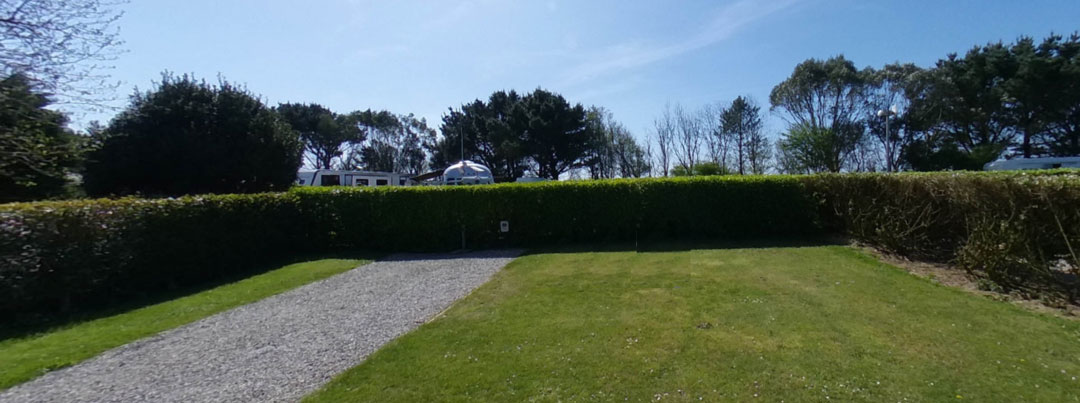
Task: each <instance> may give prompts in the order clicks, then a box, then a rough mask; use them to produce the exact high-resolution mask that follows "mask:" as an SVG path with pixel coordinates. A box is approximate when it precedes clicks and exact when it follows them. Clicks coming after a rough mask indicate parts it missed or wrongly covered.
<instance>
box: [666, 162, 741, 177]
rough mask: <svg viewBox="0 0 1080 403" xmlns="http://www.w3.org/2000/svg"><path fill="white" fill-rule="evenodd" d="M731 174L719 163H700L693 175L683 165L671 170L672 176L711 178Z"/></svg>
mask: <svg viewBox="0 0 1080 403" xmlns="http://www.w3.org/2000/svg"><path fill="white" fill-rule="evenodd" d="M730 173H731V172H729V171H728V169H727V167H725V166H723V165H720V163H718V162H700V163H698V164H697V165H694V172H692V173H691V172H689V170H687V169H686V167H684V166H682V165H676V166H675V167H674V168H672V169H671V176H711V175H728V174H730Z"/></svg>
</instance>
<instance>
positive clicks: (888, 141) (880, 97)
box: [650, 34, 1080, 176]
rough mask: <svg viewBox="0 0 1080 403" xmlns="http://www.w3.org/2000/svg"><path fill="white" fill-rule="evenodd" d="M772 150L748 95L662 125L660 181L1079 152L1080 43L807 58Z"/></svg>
mask: <svg viewBox="0 0 1080 403" xmlns="http://www.w3.org/2000/svg"><path fill="white" fill-rule="evenodd" d="M769 106H770V107H769V111H770V112H771V113H774V114H776V115H778V116H779V117H780V118H781V119H782V120H783V121H784V123H785V125H786V127H785V129H784V131H783V132H781V133H779V136H778V138H777V139H776V141H775V142H773V144H770V141H769V139H768V136H766V135H765V134H764V133H762V132H761V131H762V126H761V122H762V119H763V116H764V115H763V112H762V111H761V109H760V108H759V107H757V105H756V103H755V102H754V101H753V100H752V99H750V98H748V97H739V98H737V99H736V100H735V101H733V102H731V103H730V104H729V105H728V106H726V107H725V106H723V105H719V104H717V105H707V106H705V107H703V108H701V109H700V110H697V111H687V110H686V109H684V108H683V107H682V106H680V105H674V106H671V105H668V106H666V107H665V108H664V109H663V110H662V111H661V113H660V115H659V117H657V119H656V120H655V124H654V128H653V131H652V133H651V134H650V135H651V136H652V139H651V142H650V143H651V144H654V145H655V149H654V150H655V154H654V156H653V159H652V160H653V161H654V166H655V167H656V169H655V172H654V173H655V174H657V175H660V176H668V175H704V174H716V173H720V174H727V173H740V174H742V173H763V172H767V171H775V172H782V173H815V172H841V171H885V172H898V171H939V170H980V169H982V167H983V165H985V164H986V163H988V162H991V161H994V160H996V159H999V158H1014V157H1040V156H1078V155H1080V36H1078V35H1077V34H1073V35H1070V36H1062V35H1051V36H1049V37H1047V38H1045V39H1043V40H1042V41H1041V42H1038V41H1036V40H1034V39H1032V38H1030V37H1021V38H1020V39H1018V40H1017V41H1016V42H1013V43H1009V44H1005V43H1002V42H998V43H990V44H987V45H984V46H975V47H974V48H972V49H971V50H969V51H968V52H967V53H965V54H963V55H957V54H950V55H948V56H947V57H946V58H944V59H941V60H939V61H938V62H936V63H935V65H934V66H931V67H929V68H921V67H918V66H915V65H914V64H911V63H893V64H889V65H886V66H883V67H881V68H872V67H866V68H863V69H859V68H857V67H856V66H855V64H854V63H853V62H852V61H850V60H848V59H846V58H845V57H844V56H842V55H841V56H835V57H831V58H828V59H825V60H820V59H809V60H806V61H804V62H802V63H800V64H799V65H797V66H796V67H795V69H794V71H793V72H792V73H791V76H790V77H788V78H787V79H785V80H784V81H783V82H781V83H779V84H778V85H776V86H775V87H774V88H773V89H772V91H771V93H770V94H769Z"/></svg>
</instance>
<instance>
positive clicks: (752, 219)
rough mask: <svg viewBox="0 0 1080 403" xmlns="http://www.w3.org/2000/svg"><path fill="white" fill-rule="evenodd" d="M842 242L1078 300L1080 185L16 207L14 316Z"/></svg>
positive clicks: (650, 183) (532, 188)
mask: <svg viewBox="0 0 1080 403" xmlns="http://www.w3.org/2000/svg"><path fill="white" fill-rule="evenodd" d="M502 220H506V221H509V222H510V232H509V233H506V234H504V233H500V232H499V222H500V221H502ZM827 233H831V234H838V235H847V236H849V237H851V238H854V239H857V240H860V241H863V242H866V243H870V244H873V245H877V246H880V247H882V248H885V249H889V250H892V251H894V252H897V253H900V254H903V255H906V256H911V257H915V258H922V259H931V260H938V261H945V262H951V263H956V264H958V265H960V266H961V267H963V268H965V269H968V270H970V271H972V272H978V273H980V274H984V275H986V276H987V278H988V279H989V280H991V281H992V282H993V283H994V284H996V285H997V286H999V287H1002V288H1005V289H1023V288H1037V289H1040V290H1041V291H1045V290H1051V291H1054V292H1057V293H1061V294H1063V295H1064V296H1065V297H1067V298H1070V299H1073V300H1076V298H1077V297H1078V289H1080V287H1078V286H1077V282H1076V275H1077V274H1080V273H1078V272H1077V257H1076V252H1077V249H1078V248H1080V175H1078V174H1077V172H1076V171H1047V172H1039V173H932V174H833V175H812V176H744V177H739V176H728V177H697V178H674V179H635V180H628V179H624V180H602V181H583V182H553V183H551V182H549V183H535V184H503V185H493V186H472V187H468V186H466V187H425V188H383V189H361V188H297V189H294V190H293V191H290V192H286V193H265V194H248V195H216V196H201V197H183V198H178V199H157V200H142V199H118V200H104V199H103V200H83V201H71V202H40V203H22V204H8V205H0V317H6V316H11V315H14V314H16V313H18V312H43V311H53V310H57V309H64V307H66V306H68V305H70V304H76V303H79V304H81V303H95V302H101V301H108V300H123V299H125V298H129V297H131V296H134V295H139V294H146V293H154V292H156V291H158V290H161V289H163V288H168V287H175V286H178V285H187V284H195V283H200V282H205V281H208V280H210V279H213V278H219V277H223V276H227V275H229V274H231V273H235V272H237V271H243V270H249V269H250V268H251V267H253V265H257V264H259V263H261V262H268V261H271V260H273V259H281V258H286V257H289V256H295V255H298V254H304V253H313V252H336V251H343V250H358V249H363V250H382V251H435V250H450V249H456V248H459V247H461V242H462V236H464V238H465V240H466V243H467V247H469V248H482V247H508V246H537V245H545V244H558V243H575V242H589V243H592V242H602V241H634V240H649V239H672V238H719V239H762V238H779V237H782V238H807V237H814V236H820V235H823V234H827Z"/></svg>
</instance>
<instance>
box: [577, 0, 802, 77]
mask: <svg viewBox="0 0 1080 403" xmlns="http://www.w3.org/2000/svg"><path fill="white" fill-rule="evenodd" d="M798 1H799V0H782V1H764V0H740V1H738V2H736V3H734V4H731V5H728V6H725V7H723V8H722V9H720V11H719V12H718V13H717V14H716V16H715V17H714V18H713V19H712V20H711V21H710V22H709V24H708V25H707V26H705V27H704V28H703V29H702V30H701V31H700V32H698V33H697V34H696V35H694V36H692V37H689V38H686V39H685V40H683V41H680V42H677V43H671V44H667V45H663V46H643V45H641V44H636V43H622V44H617V45H615V46H612V47H610V48H609V49H608V50H607V51H605V52H601V54H600V55H598V56H596V57H592V58H591V60H588V61H586V62H585V63H582V64H580V65H578V66H576V67H575V68H573V69H571V70H570V71H569V72H568V73H567V74H566V76H565V77H564V79H563V80H562V81H563V84H564V85H573V84H579V83H581V82H584V81H588V80H590V79H593V78H595V77H598V76H602V75H605V74H608V73H611V72H613V71H618V70H625V69H631V68H634V67H640V66H644V65H647V64H651V63H655V62H658V61H661V60H664V59H668V58H672V57H676V56H679V55H682V54H684V53H687V52H690V51H693V50H697V49H700V48H703V47H706V46H709V45H712V44H715V43H717V42H721V41H724V40H726V39H728V38H730V37H731V36H732V35H734V34H735V33H737V32H738V31H739V30H740V29H742V28H744V27H746V26H747V25H749V24H751V23H754V22H756V21H758V20H760V19H762V18H765V17H767V16H769V15H771V14H773V13H775V12H777V11H780V10H783V9H786V8H788V7H790V6H792V5H794V4H795V3H796V2H798Z"/></svg>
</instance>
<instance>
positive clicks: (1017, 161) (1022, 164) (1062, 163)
mask: <svg viewBox="0 0 1080 403" xmlns="http://www.w3.org/2000/svg"><path fill="white" fill-rule="evenodd" d="M1052 168H1080V157H1042V158H1013V159H1011V160H1001V161H994V162H990V163H988V164H986V165H985V166H983V169H984V170H987V171H1009V170H1023V169H1052Z"/></svg>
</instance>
